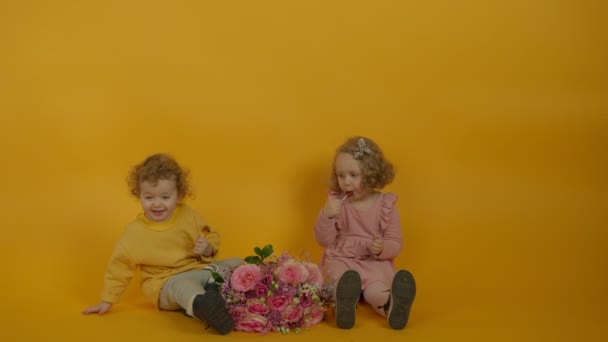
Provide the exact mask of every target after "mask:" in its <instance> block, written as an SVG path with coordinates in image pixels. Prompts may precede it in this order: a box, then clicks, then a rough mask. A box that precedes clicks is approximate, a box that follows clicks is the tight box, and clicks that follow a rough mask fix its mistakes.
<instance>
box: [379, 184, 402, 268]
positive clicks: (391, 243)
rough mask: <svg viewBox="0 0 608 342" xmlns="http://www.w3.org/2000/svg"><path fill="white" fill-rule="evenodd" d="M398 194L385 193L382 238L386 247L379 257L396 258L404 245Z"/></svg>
mask: <svg viewBox="0 0 608 342" xmlns="http://www.w3.org/2000/svg"><path fill="white" fill-rule="evenodd" d="M396 204H397V195H396V194H394V193H391V192H387V193H385V194H384V195H383V198H382V202H381V203H380V206H381V208H380V228H381V230H382V239H383V240H384V249H383V250H382V253H380V255H378V258H379V259H385V260H389V259H394V258H396V257H397V256H398V255H399V253H401V248H402V246H403V240H402V238H401V219H400V218H399V212H398V210H397V205H396Z"/></svg>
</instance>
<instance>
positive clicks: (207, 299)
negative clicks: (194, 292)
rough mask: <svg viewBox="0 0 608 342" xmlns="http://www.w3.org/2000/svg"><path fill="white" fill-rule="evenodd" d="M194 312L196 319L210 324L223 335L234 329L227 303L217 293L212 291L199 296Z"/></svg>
mask: <svg viewBox="0 0 608 342" xmlns="http://www.w3.org/2000/svg"><path fill="white" fill-rule="evenodd" d="M193 310H194V311H195V312H194V314H195V316H196V317H198V318H199V319H202V320H204V321H206V322H207V323H209V325H210V326H211V327H212V328H214V329H215V330H217V331H218V332H219V333H220V334H221V335H226V334H228V333H229V332H231V331H232V329H234V321H233V320H232V317H231V316H230V314H229V313H228V310H227V309H226V303H225V302H224V299H223V298H222V296H221V295H220V294H219V293H218V292H217V291H213V290H211V291H207V292H205V294H203V295H199V296H197V298H195V302H194V305H193Z"/></svg>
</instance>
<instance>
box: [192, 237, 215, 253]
mask: <svg viewBox="0 0 608 342" xmlns="http://www.w3.org/2000/svg"><path fill="white" fill-rule="evenodd" d="M192 252H194V254H196V255H202V256H210V255H211V254H212V253H213V246H211V244H210V243H209V241H207V239H205V237H204V236H199V237H198V239H196V242H195V243H194V248H193V249H192Z"/></svg>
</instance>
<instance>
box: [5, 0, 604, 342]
mask: <svg viewBox="0 0 608 342" xmlns="http://www.w3.org/2000/svg"><path fill="white" fill-rule="evenodd" d="M606 4H607V3H606V2H605V1H603V0H587V1H585V0H511V1H482V0H461V1H448V0H430V1H383V0H376V1H354V0H353V1H345V0H344V1H314V0H308V1H202V0H198V1H194V0H192V1H108V0H105V1H100V0H92V1H77V0H55V1H41V0H39V1H36V0H29V1H28V0H21V1H16V0H12V1H11V0H5V1H2V2H1V3H0V49H1V50H0V115H1V116H0V125H1V129H2V134H1V135H0V148H1V151H0V152H1V153H0V158H1V161H2V164H1V167H0V176H1V177H0V179H1V181H2V185H1V186H0V189H1V192H0V193H1V196H0V213H1V214H0V215H2V216H1V219H2V220H1V222H2V245H1V248H0V260H1V264H0V269H1V270H2V275H3V276H2V278H1V279H0V291H1V293H2V306H1V308H0V314H1V315H2V317H1V319H0V336H2V340H3V341H31V340H36V341H48V340H53V341H55V340H57V341H59V340H63V341H65V340H74V341H87V340H91V341H105V340H115V341H126V340H136V341H161V340H162V341H167V340H176V341H177V340H179V341H200V340H201V338H205V339H209V338H216V337H217V336H216V335H214V334H213V332H210V331H204V329H203V327H202V325H201V324H200V323H198V322H196V321H194V320H189V319H186V318H185V317H183V316H182V315H181V314H179V313H159V312H157V311H155V310H154V309H153V308H152V306H151V305H150V304H149V303H147V302H146V300H145V299H144V298H143V297H142V296H141V295H140V294H139V292H138V291H137V289H136V288H135V287H132V288H130V290H129V292H128V293H127V295H126V296H125V298H124V302H123V303H122V304H120V305H116V306H115V307H114V309H113V312H112V313H111V314H109V315H106V316H103V317H98V316H87V317H85V316H82V315H80V311H81V310H82V309H83V308H84V307H85V306H87V305H89V304H94V303H96V302H97V299H98V293H99V291H100V289H101V285H102V276H103V272H104V268H105V264H106V262H107V258H108V257H109V254H110V252H111V250H112V246H113V243H114V241H115V240H116V238H117V237H118V235H119V234H120V232H121V230H122V227H123V225H124V224H125V223H127V222H128V221H130V220H131V219H132V218H133V217H134V215H136V214H137V212H138V210H139V207H138V203H137V201H136V200H134V199H132V198H131V197H129V195H128V193H127V189H126V185H125V181H124V180H125V176H126V173H127V171H128V169H129V167H130V166H131V165H133V164H135V163H137V162H139V161H140V160H142V159H143V158H144V157H146V156H147V155H148V154H151V153H155V152H168V153H171V154H173V155H174V156H175V157H176V158H177V159H178V160H179V161H180V162H181V163H182V164H184V165H185V166H187V167H188V168H190V169H191V171H192V176H193V184H194V187H195V191H196V197H195V198H194V199H192V200H191V201H190V203H191V205H192V206H194V207H195V208H196V209H198V210H199V211H200V212H201V213H202V215H203V216H204V217H205V218H206V219H207V220H208V221H209V222H210V223H211V225H212V226H213V227H215V228H216V229H218V230H220V231H221V232H222V234H223V238H224V246H223V247H224V249H223V251H222V254H221V257H228V256H233V255H236V256H242V257H244V256H247V255H250V254H252V248H253V247H254V246H262V245H264V244H267V243H271V244H273V245H274V247H275V249H276V250H277V251H283V250H289V251H290V252H292V253H293V254H298V253H299V252H300V251H301V250H306V251H309V252H310V253H311V257H312V258H313V260H314V261H318V259H319V256H320V253H321V250H320V249H319V248H318V247H317V246H316V244H315V242H314V240H313V235H312V226H313V224H314V221H315V217H316V215H317V213H318V211H319V209H320V208H321V207H322V205H323V203H324V200H325V182H326V178H327V174H328V172H329V166H330V162H331V158H332V154H333V151H334V149H335V148H336V147H337V145H338V144H340V143H341V142H342V141H343V140H344V139H346V138H347V137H348V136H350V135H355V134H361V135H365V136H368V137H370V138H373V139H374V140H376V141H377V142H378V143H379V145H380V146H381V147H382V148H383V149H384V151H385V153H386V155H387V156H388V157H389V158H390V159H391V160H392V161H393V162H394V163H395V165H396V166H397V177H396V180H395V182H394V183H393V184H392V185H391V186H389V187H388V188H387V190H389V191H394V192H396V193H398V194H399V196H400V197H399V198H400V201H399V210H400V213H401V216H402V220H403V232H404V239H405V249H404V252H403V254H402V255H401V256H400V257H399V258H398V259H397V260H396V263H397V265H398V266H399V267H400V268H407V269H409V270H411V271H412V272H413V273H414V274H415V276H416V277H417V281H418V296H417V300H416V303H415V305H414V309H413V312H412V316H411V320H410V323H409V324H408V327H407V328H406V329H405V330H403V331H392V330H390V329H388V328H387V325H386V323H385V322H383V321H382V320H381V319H380V318H379V317H376V316H374V315H373V314H372V313H371V310H369V309H368V308H366V307H364V306H363V307H361V308H360V310H359V316H358V320H357V323H356V325H355V327H354V328H353V329H352V330H348V331H343V330H338V329H336V328H335V326H334V324H333V323H331V321H326V322H324V323H322V324H321V325H319V326H317V327H314V328H313V329H310V330H308V331H306V332H305V333H303V334H301V335H290V336H289V337H285V336H281V335H277V334H273V335H270V336H266V337H260V338H264V339H267V340H279V339H281V340H283V339H286V338H287V339H290V340H294V341H295V340H301V341H304V340H306V341H309V340H312V339H318V338H328V339H331V338H333V339H336V340H357V341H367V340H370V339H377V338H381V339H385V340H394V341H396V340H400V341H401V340H407V341H446V340H468V341H572V340H578V341H603V340H606V338H607V337H608V333H606V331H605V329H606V328H605V327H606V324H608V319H607V317H608V314H607V310H606V305H608V298H607V297H608V296H607V295H606V290H607V289H608V286H607V285H608V284H607V281H608V275H607V270H608V258H607V257H608V252H607V242H608V233H607V231H606V229H607V221H608V220H607V219H608V214H607V212H608V210H607V209H608V208H606V206H607V204H608V200H607V199H608V198H607V197H608V195H607V191H608V182H607V174H608V173H607V171H608V162H607V158H606V156H607V153H606V152H607V151H606V150H607V146H608V130H607V129H608V62H607V61H608V38H607V37H608V27H607V24H606V22H608V18H607V16H608V15H607V14H608V6H607V5H606ZM201 335H205V336H201ZM223 338H224V340H233V339H243V338H258V337H257V336H252V335H250V334H245V333H234V334H231V335H229V336H227V337H223ZM218 339H219V337H218Z"/></svg>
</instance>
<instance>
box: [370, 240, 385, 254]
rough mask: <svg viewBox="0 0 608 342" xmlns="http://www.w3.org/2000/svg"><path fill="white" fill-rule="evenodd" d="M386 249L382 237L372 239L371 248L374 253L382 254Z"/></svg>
mask: <svg viewBox="0 0 608 342" xmlns="http://www.w3.org/2000/svg"><path fill="white" fill-rule="evenodd" d="M383 249H384V240H382V239H381V238H375V239H374V240H373V241H372V245H371V246H370V248H369V250H370V251H371V252H372V253H373V254H374V255H380V253H382V250H383Z"/></svg>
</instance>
